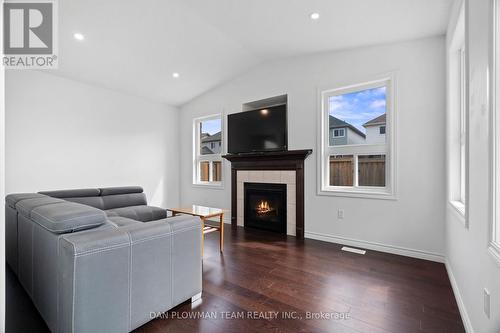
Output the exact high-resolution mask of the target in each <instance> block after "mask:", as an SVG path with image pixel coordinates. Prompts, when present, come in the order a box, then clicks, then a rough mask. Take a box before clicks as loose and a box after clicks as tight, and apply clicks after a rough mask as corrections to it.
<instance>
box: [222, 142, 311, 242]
mask: <svg viewBox="0 0 500 333" xmlns="http://www.w3.org/2000/svg"><path fill="white" fill-rule="evenodd" d="M311 153H312V149H302V150H286V151H277V152H265V153H246V154H227V155H224V156H223V157H224V158H225V159H227V160H228V161H229V162H231V224H232V226H233V227H236V226H244V224H245V222H244V214H245V213H244V206H243V205H244V202H245V200H244V198H243V197H244V184H245V182H248V183H270V184H286V188H287V210H286V212H287V224H286V233H287V235H291V236H295V237H297V239H304V160H305V159H306V158H307V156H309V155H310V154H311Z"/></svg>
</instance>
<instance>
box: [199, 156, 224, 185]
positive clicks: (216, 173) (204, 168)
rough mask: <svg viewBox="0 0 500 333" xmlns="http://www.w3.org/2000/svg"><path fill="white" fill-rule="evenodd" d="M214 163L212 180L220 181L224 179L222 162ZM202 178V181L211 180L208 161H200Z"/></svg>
mask: <svg viewBox="0 0 500 333" xmlns="http://www.w3.org/2000/svg"><path fill="white" fill-rule="evenodd" d="M212 163H213V164H212V181H214V182H220V181H221V180H222V162H221V161H213V162H212ZM200 180H201V181H202V182H208V181H209V180H210V162H208V161H203V162H200Z"/></svg>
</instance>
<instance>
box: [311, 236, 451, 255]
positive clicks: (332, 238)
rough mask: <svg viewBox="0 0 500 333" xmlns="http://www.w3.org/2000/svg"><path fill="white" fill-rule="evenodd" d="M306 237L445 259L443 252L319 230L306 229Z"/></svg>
mask: <svg viewBox="0 0 500 333" xmlns="http://www.w3.org/2000/svg"><path fill="white" fill-rule="evenodd" d="M304 236H305V238H310V239H316V240H320V241H324V242H330V243H337V244H342V245H348V246H354V247H360V248H364V249H369V250H374V251H380V252H386V253H391V254H397V255H400V256H406V257H412V258H417V259H424V260H430V261H436V262H440V263H444V262H445V259H444V256H443V255H442V254H438V253H433V252H426V251H421V250H414V249H408V248H404V247H399V246H394V245H386V244H381V243H376V242H368V241H363V240H359V239H352V238H346V237H339V236H333V235H328V234H321V233H317V232H311V231H306V232H305V233H304Z"/></svg>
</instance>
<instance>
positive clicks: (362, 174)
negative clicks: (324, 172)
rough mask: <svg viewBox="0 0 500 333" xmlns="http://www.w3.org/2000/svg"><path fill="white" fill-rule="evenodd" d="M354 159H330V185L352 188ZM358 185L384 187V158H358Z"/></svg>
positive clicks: (350, 157)
mask: <svg viewBox="0 0 500 333" xmlns="http://www.w3.org/2000/svg"><path fill="white" fill-rule="evenodd" d="M353 176H354V157H353V156H350V155H348V156H341V157H333V156H332V157H330V185H331V186H353V184H354V179H353ZM358 185H359V186H380V187H384V186H385V156H383V155H372V156H369V155H368V156H358Z"/></svg>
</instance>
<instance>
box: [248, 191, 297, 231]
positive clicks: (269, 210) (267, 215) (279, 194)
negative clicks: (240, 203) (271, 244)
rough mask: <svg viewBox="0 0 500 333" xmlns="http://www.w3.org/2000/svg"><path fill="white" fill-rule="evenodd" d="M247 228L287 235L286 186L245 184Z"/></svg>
mask: <svg viewBox="0 0 500 333" xmlns="http://www.w3.org/2000/svg"><path fill="white" fill-rule="evenodd" d="M244 207H245V208H244V218H245V220H244V221H245V222H244V224H245V227H250V228H258V229H265V230H270V231H275V232H279V233H283V234H286V207H287V206H286V184H267V183H245V184H244Z"/></svg>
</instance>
